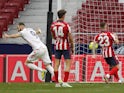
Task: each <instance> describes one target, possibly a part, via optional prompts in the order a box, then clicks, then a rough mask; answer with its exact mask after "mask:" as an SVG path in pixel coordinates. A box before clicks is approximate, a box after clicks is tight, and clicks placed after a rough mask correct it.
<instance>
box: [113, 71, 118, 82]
mask: <svg viewBox="0 0 124 93" xmlns="http://www.w3.org/2000/svg"><path fill="white" fill-rule="evenodd" d="M114 76H115V78H116V79H117V80H119V77H118V72H116V73H115V74H114Z"/></svg>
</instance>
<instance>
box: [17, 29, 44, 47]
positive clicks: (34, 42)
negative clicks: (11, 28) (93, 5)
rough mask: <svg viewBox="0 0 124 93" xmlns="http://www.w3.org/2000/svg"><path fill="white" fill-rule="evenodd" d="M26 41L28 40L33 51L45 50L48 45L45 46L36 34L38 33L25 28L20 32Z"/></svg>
mask: <svg viewBox="0 0 124 93" xmlns="http://www.w3.org/2000/svg"><path fill="white" fill-rule="evenodd" d="M19 33H20V34H21V36H22V38H23V39H24V40H26V41H27V42H28V43H29V45H30V46H31V47H32V48H33V49H39V48H40V47H43V48H45V47H46V45H45V44H43V43H42V42H41V40H40V38H39V36H38V35H37V34H36V31H35V30H33V29H32V28H24V29H23V30H22V31H20V32H19Z"/></svg>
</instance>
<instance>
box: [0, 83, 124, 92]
mask: <svg viewBox="0 0 124 93" xmlns="http://www.w3.org/2000/svg"><path fill="white" fill-rule="evenodd" d="M71 85H72V86H73V87H72V88H63V87H60V88H55V85H54V83H0V93H124V85H123V84H116V83H111V84H105V83H73V84H71Z"/></svg>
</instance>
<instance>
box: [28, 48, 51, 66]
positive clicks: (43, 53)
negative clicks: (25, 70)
mask: <svg viewBox="0 0 124 93" xmlns="http://www.w3.org/2000/svg"><path fill="white" fill-rule="evenodd" d="M39 59H41V60H42V61H43V63H44V64H49V63H51V60H50V57H49V54H48V50H47V48H39V49H36V50H33V51H32V52H31V53H30V54H29V55H28V57H27V60H28V61H30V62H37V61H38V60H39Z"/></svg>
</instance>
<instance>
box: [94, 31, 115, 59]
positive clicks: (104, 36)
mask: <svg viewBox="0 0 124 93" xmlns="http://www.w3.org/2000/svg"><path fill="white" fill-rule="evenodd" d="M94 41H95V42H97V43H98V44H99V45H100V46H101V47H102V54H103V57H104V58H108V57H113V56H115V53H114V49H113V48H112V45H113V42H114V41H115V36H114V35H113V34H112V33H110V32H102V33H100V34H98V35H96V36H95V39H94Z"/></svg>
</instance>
